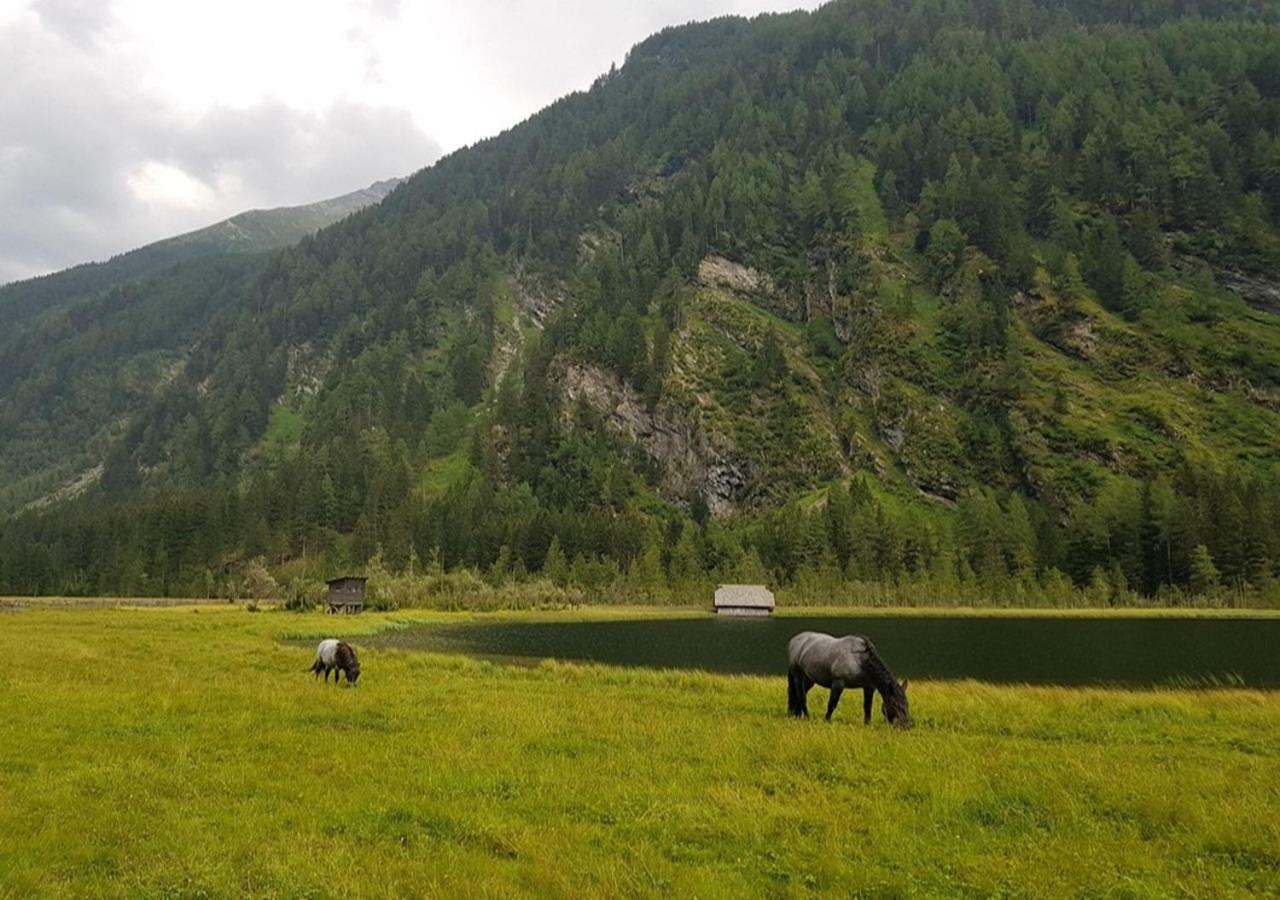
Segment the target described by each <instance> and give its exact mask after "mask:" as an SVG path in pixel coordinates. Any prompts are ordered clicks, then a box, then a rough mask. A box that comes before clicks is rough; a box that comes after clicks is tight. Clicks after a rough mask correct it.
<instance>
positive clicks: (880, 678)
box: [787, 631, 911, 728]
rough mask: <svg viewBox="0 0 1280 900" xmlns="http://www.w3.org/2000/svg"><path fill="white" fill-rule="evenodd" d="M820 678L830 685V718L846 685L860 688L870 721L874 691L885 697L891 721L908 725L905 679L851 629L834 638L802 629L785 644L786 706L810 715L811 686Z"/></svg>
mask: <svg viewBox="0 0 1280 900" xmlns="http://www.w3.org/2000/svg"><path fill="white" fill-rule="evenodd" d="M815 684H820V685H822V686H823V687H824V688H830V689H831V698H830V699H829V700H828V701H827V721H828V722H830V721H831V714H832V713H834V712H835V711H836V704H837V703H839V702H840V694H841V693H842V692H843V691H844V689H845V688H855V687H860V688H862V721H863V724H867V725H869V724H871V700H872V698H873V697H874V696H875V693H876V691H879V692H880V696H881V697H882V698H883V704H882V707H883V709H884V717H885V719H886V721H888V722H889V724H890V725H895V726H897V727H898V728H910V727H911V716H910V714H909V712H908V711H907V683H906V681H902V682H901V683H899V682H897V681H895V680H894V678H893V673H891V672H890V671H889V667H888V666H886V665H885V664H884V660H883V659H881V658H880V654H879V653H877V652H876V648H875V645H874V644H872V643H871V641H869V640H867V639H866V638H864V637H862V636H860V635H856V634H851V635H849V636H848V637H842V638H835V637H832V636H831V635H829V634H820V633H818V632H816V631H802V632H800V633H799V634H797V635H796V636H795V637H793V638H792V639H791V640H790V642H788V644H787V711H788V712H790V713H791V715H793V716H796V717H797V718H808V716H809V702H808V696H809V688H811V687H813V686H814V685H815Z"/></svg>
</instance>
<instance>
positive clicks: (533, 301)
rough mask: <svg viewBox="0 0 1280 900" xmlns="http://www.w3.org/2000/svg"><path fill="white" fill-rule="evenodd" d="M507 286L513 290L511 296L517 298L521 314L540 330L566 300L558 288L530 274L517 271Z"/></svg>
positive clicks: (517, 305)
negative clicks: (548, 317)
mask: <svg viewBox="0 0 1280 900" xmlns="http://www.w3.org/2000/svg"><path fill="white" fill-rule="evenodd" d="M507 284H508V286H509V287H510V289H511V296H512V297H514V298H515V301H516V307H517V310H518V312H519V314H520V315H521V316H522V317H523V318H525V319H526V320H528V321H530V322H532V323H533V324H535V325H537V326H538V327H539V328H541V327H542V325H543V323H544V322H545V321H546V319H547V316H549V315H551V314H552V313H553V312H555V311H556V310H557V309H558V308H559V307H560V304H561V302H562V301H563V300H564V295H563V294H562V293H561V291H560V289H559V288H558V287H557V286H553V285H548V284H545V283H544V282H543V280H542V279H541V278H538V277H536V276H534V275H531V274H529V273H528V272H523V271H519V270H517V271H516V272H515V274H513V275H512V276H511V277H510V279H508V281H507Z"/></svg>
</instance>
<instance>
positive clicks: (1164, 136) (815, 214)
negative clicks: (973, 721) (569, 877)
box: [0, 0, 1280, 602]
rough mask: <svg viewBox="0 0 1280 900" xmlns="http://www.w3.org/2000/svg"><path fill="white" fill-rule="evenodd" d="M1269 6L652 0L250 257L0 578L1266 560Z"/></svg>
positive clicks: (1279, 515)
mask: <svg viewBox="0 0 1280 900" xmlns="http://www.w3.org/2000/svg"><path fill="white" fill-rule="evenodd" d="M1278 10H1280V7H1278V6H1277V4H1275V3H1200V4H1174V5H1170V4H1156V3H1142V2H1138V3H1126V4H1105V3H1067V4H1065V5H1064V4H1043V5H1042V4H1038V3H1033V2H1026V0H989V2H981V3H934V2H919V3H911V4H891V3H883V2H876V0H836V2H833V3H831V4H829V5H827V6H825V7H823V8H821V9H820V10H818V11H817V12H815V13H812V14H805V13H797V14H791V15H785V16H768V17H761V18H759V19H756V20H753V21H750V22H748V21H745V20H740V19H723V20H717V21H714V22H709V23H705V24H699V25H691V26H686V27H683V28H677V29H670V30H668V31H664V32H662V33H660V34H658V35H655V36H654V37H652V38H650V39H649V40H647V41H645V42H643V43H642V44H640V45H638V46H637V47H636V48H634V49H633V51H632V52H631V54H630V55H629V57H628V59H627V62H626V64H625V65H624V66H623V67H622V68H621V69H618V70H616V71H612V72H610V73H608V74H607V75H605V76H603V77H601V78H600V79H599V80H598V81H597V82H596V84H595V85H593V86H592V88H591V90H589V91H587V92H585V93H580V94H575V95H572V96H570V97H566V98H564V99H563V100H561V101H559V102H557V103H555V104H553V105H552V106H551V107H549V108H548V109H546V110H544V111H543V112H542V113H540V114H538V115H537V116H534V117H533V118H532V119H530V120H529V121H527V122H525V123H523V124H521V125H519V126H517V127H516V128H513V129H512V130H510V131H508V132H506V133H504V134H503V135H500V136H499V137H496V138H494V139H491V140H488V141H485V142H482V143H481V144H478V145H476V146H474V147H471V148H468V149H466V150H463V151H460V152H458V153H455V154H453V155H452V156H450V157H448V158H446V159H444V160H441V161H440V162H439V163H437V164H436V165H434V166H432V167H431V168H429V169H426V170H424V171H422V172H420V173H418V174H417V175H416V176H414V177H413V178H412V179H410V180H409V181H408V182H407V183H406V184H405V185H404V186H403V187H402V188H401V189H400V190H398V191H396V192H395V193H393V194H392V195H391V196H390V197H388V198H387V200H386V201H385V202H383V203H382V204H380V205H379V206H378V207H376V208H373V209H369V210H366V211H364V212H361V213H359V214H357V215H355V216H353V217H351V218H349V219H347V220H345V221H344V222H342V223H340V224H338V225H336V226H334V227H331V228H327V229H325V230H323V231H321V232H320V233H318V234H317V235H316V236H314V237H312V238H308V239H305V240H303V241H302V242H301V243H300V244H298V245H297V246H296V247H293V248H290V249H288V250H284V251H282V252H279V253H277V254H275V255H273V256H272V257H270V258H269V259H268V260H267V261H266V262H265V263H264V264H263V267H262V269H261V271H259V272H255V273H252V274H251V276H250V277H249V278H248V281H247V283H246V284H245V286H244V287H243V288H239V287H237V288H236V289H235V290H236V293H237V296H236V299H235V301H234V302H232V303H231V304H229V305H228V306H227V307H226V308H225V312H224V313H223V314H220V315H219V316H218V317H216V319H215V320H213V321H211V322H210V324H208V325H206V326H203V327H202V328H201V330H200V337H199V340H198V342H197V343H196V347H195V350H194V351H193V352H192V353H191V354H190V355H189V357H187V359H186V361H185V364H184V365H183V367H182V368H181V370H179V371H175V372H172V373H171V375H170V379H169V380H168V382H167V385H166V387H165V388H164V390H163V392H162V393H161V395H160V396H159V397H158V398H157V399H156V400H155V402H154V403H152V404H150V405H149V406H148V407H147V408H146V409H145V410H144V411H142V412H141V413H139V414H138V415H136V416H133V417H132V418H131V419H130V423H129V425H128V427H127V430H126V431H125V433H124V434H123V435H122V436H121V437H120V438H119V440H117V441H115V442H113V443H112V444H111V445H110V447H109V448H108V449H107V451H106V453H105V454H104V455H105V459H104V468H103V470H102V474H101V479H100V483H99V484H98V485H96V486H95V487H94V488H93V489H92V490H90V491H88V492H86V493H85V494H84V495H82V496H81V497H79V498H78V499H76V500H75V501H72V502H68V503H64V504H58V505H55V506H54V507H53V508H51V509H49V510H46V511H43V512H41V513H39V514H35V513H28V514H24V515H20V516H17V517H14V518H12V519H11V520H10V521H9V523H8V524H7V525H6V526H4V528H3V532H2V533H0V585H2V586H4V587H6V588H8V589H10V590H24V591H25V590H43V591H54V590H58V591H90V592H92V591H103V590H111V591H117V590H118V591H133V592H169V593H182V592H188V591H193V590H195V591H199V590H209V589H221V588H223V587H225V585H226V584H228V583H229V580H230V579H234V577H235V574H234V573H235V572H236V570H237V566H238V565H240V564H241V563H243V562H244V561H245V560H247V559H250V558H252V557H256V556H261V557H264V558H265V559H266V560H267V561H268V563H269V564H271V565H272V566H276V567H278V570H279V571H280V572H282V573H291V572H292V573H299V574H308V575H312V576H314V575H317V574H320V573H322V572H324V571H328V570H330V569H332V568H333V567H336V566H339V565H343V566H348V565H354V566H361V565H364V564H365V563H366V561H367V560H369V558H370V557H371V556H374V555H375V554H377V555H378V564H379V565H381V566H384V567H386V568H388V569H390V570H393V571H394V570H416V571H421V567H422V565H424V564H425V563H427V562H428V561H430V562H431V563H432V564H434V565H439V566H443V567H445V568H451V567H455V566H464V565H465V566H470V567H476V568H479V569H482V570H484V571H486V572H488V573H491V575H492V577H493V578H494V579H498V580H501V579H506V578H516V579H519V578H523V577H525V575H526V573H534V572H542V573H544V574H546V575H548V576H549V577H550V578H552V579H553V580H555V581H557V582H559V583H566V582H568V583H574V584H578V585H582V586H584V587H586V588H587V589H588V590H599V591H609V592H612V593H613V594H614V595H620V594H621V593H623V592H630V593H629V595H631V596H646V597H655V596H662V595H664V594H665V593H666V592H667V591H668V590H676V591H677V592H680V591H684V590H687V591H693V590H694V589H695V588H696V586H697V585H699V584H702V583H704V582H705V581H708V580H712V579H721V580H725V579H730V578H733V579H737V578H753V579H754V578H764V577H768V578H770V579H771V580H774V581H777V582H780V583H783V584H799V585H807V586H809V588H810V589H811V590H810V593H823V592H831V594H832V595H833V596H834V594H835V592H838V591H839V590H840V585H841V584H847V583H850V582H857V583H860V584H866V583H871V582H875V583H884V584H892V583H896V584H898V585H905V584H907V583H910V584H912V585H914V586H915V589H916V590H918V592H921V593H924V594H927V595H929V596H933V597H935V598H939V599H943V600H945V599H946V598H948V597H953V596H959V595H960V594H962V593H963V594H964V595H965V596H971V597H972V596H986V597H999V598H1009V597H1013V598H1020V599H1022V600H1024V601H1025V600H1027V599H1035V598H1038V597H1048V598H1053V599H1055V600H1058V599H1060V598H1066V597H1074V596H1077V595H1075V594H1073V593H1072V590H1073V589H1072V586H1071V583H1072V582H1074V584H1075V585H1076V586H1077V587H1079V588H1082V589H1085V590H1087V591H1088V592H1089V593H1088V596H1089V597H1090V598H1092V599H1093V600H1094V601H1095V602H1109V601H1110V602H1118V601H1120V600H1123V599H1129V598H1131V597H1132V596H1133V595H1134V592H1140V593H1143V594H1148V595H1152V594H1155V593H1158V592H1162V591H1164V592H1168V591H1173V590H1177V591H1192V592H1195V593H1199V594H1208V595H1214V594H1215V592H1216V591H1218V590H1219V589H1220V588H1219V586H1220V585H1226V586H1230V587H1231V588H1232V590H1233V591H1234V594H1233V596H1235V597H1236V598H1237V599H1239V598H1244V599H1249V600H1251V601H1253V602H1268V601H1269V600H1270V598H1274V596H1275V590H1274V584H1275V577H1276V575H1277V569H1276V567H1277V563H1278V562H1280V477H1277V475H1278V474H1280V473H1278V471H1277V468H1276V466H1277V445H1278V444H1280V317H1277V315H1276V314H1275V312H1274V310H1272V309H1270V308H1268V301H1267V298H1268V296H1269V293H1268V292H1269V291H1270V290H1272V289H1273V288H1274V279H1275V276H1274V273H1275V272H1276V271H1277V270H1278V269H1280V265H1278V264H1280V229H1278V228H1277V221H1278V216H1280V136H1278V135H1280V25H1278V24H1277V12H1278ZM1228 287H1230V288H1234V289H1235V290H1237V291H1241V292H1242V293H1233V291H1232V290H1230V289H1228ZM1242 294H1243V295H1242ZM1250 303H1252V304H1253V305H1250ZM903 590H904V592H906V591H907V589H906V588H905V587H904V588H903ZM966 592H967V593H966Z"/></svg>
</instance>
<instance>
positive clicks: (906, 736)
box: [0, 607, 1280, 898]
mask: <svg viewBox="0 0 1280 900" xmlns="http://www.w3.org/2000/svg"><path fill="white" fill-rule="evenodd" d="M523 615H533V614H532V613H526V614H523ZM556 615H558V616H564V615H572V613H567V612H561V613H557V614H556ZM415 618H416V619H418V620H421V621H448V620H450V619H452V618H454V614H448V613H430V614H423V613H406V612H396V613H384V614H378V613H371V614H366V615H365V616H362V617H360V618H358V619H335V618H334V617H325V616H320V615H314V614H302V615H289V614H285V613H282V612H279V613H270V612H268V613H263V614H259V615H249V614H247V613H246V612H244V611H243V610H241V609H239V608H223V607H216V608H215V607H203V608H199V609H183V610H81V611H78V610H62V609H57V610H31V611H23V612H17V613H13V614H11V615H8V616H6V618H5V620H4V623H3V627H0V658H3V659H4V660H6V665H5V666H4V667H3V668H2V669H0V688H2V690H0V722H3V723H4V727H3V728H0V835H2V836H3V838H2V839H0V896H4V897H14V898H17V897H23V898H25V897H32V896H55V895H63V896H108V897H111V896H213V897H221V896H226V897H231V896H236V897H240V896H318V897H328V896H335V897H336V896H350V895H374V896H406V895H413V896H423V895H426V896H431V895H439V896H459V895H466V896H503V897H505V896H520V895H525V896H562V897H582V896H683V897H700V896H707V897H754V896H770V897H779V896H781V897H786V896H808V895H819V896H840V897H847V896H939V897H942V896H946V897H952V896H994V895H1017V896H1037V897H1054V896H1127V897H1164V896H1198V897H1233V896H1240V897H1243V896H1248V895H1259V894H1267V893H1272V894H1274V893H1276V892H1278V891H1280V812H1278V811H1280V743H1277V741H1276V735H1277V734H1280V699H1278V698H1277V695H1276V694H1273V693H1262V692H1255V691H1244V690H1236V691H1222V690H1215V691H1197V692H1192V691H1183V690H1160V691H1145V692H1143V691H1137V692H1135V691H1111V690H1066V689H1054V688H1018V687H992V686H986V685H981V684H975V683H957V684H939V683H928V682H923V683H919V684H914V683H913V686H912V689H911V691H912V694H911V697H912V707H913V714H914V716H915V718H916V720H917V727H916V728H915V729H914V730H912V731H910V732H906V733H898V732H896V731H893V730H891V729H889V728H888V727H887V726H885V725H884V723H883V722H882V721H879V720H877V721H876V722H875V723H874V724H873V725H872V726H871V727H869V728H865V727H863V726H862V725H861V723H860V721H858V720H859V719H860V716H859V715H858V712H857V710H856V709H855V708H854V707H856V706H857V704H856V703H848V704H847V708H842V710H841V712H840V713H838V714H837V719H836V722H835V723H833V724H830V725H828V724H825V723H823V722H822V721H820V720H816V721H807V722H797V721H793V720H790V719H788V718H787V717H786V716H785V715H784V711H785V703H784V696H783V690H784V687H783V685H782V679H781V678H753V677H729V676H714V675H705V674H697V673H689V672H650V671H637V670H625V669H612V668H603V667H595V666H579V665H564V664H559V663H553V662H548V663H544V664H542V665H539V666H535V667H517V666H505V665H496V664H491V663H484V662H477V661H472V660H468V659H464V658H460V657H448V656H436V655H427V654H417V653H409V652H404V651H392V650H380V649H376V648H373V647H369V646H366V645H363V644H362V638H361V633H362V632H363V633H367V632H369V631H370V630H374V629H378V628H382V627H387V626H388V625H390V624H392V623H394V622H397V621H405V620H409V619H415ZM288 632H294V633H313V634H317V635H319V634H334V633H336V634H338V635H339V636H342V637H346V638H348V639H349V640H351V641H352V642H353V643H354V644H355V645H356V646H357V648H358V649H360V650H361V658H362V663H363V667H364V674H363V676H362V678H361V685H360V687H359V688H357V689H354V690H352V689H346V688H335V687H333V686H332V685H324V684H320V683H316V682H315V681H313V680H312V679H311V677H310V676H309V675H308V674H307V673H306V671H305V669H306V667H307V665H308V664H309V663H310V659H311V656H310V654H311V648H310V647H309V646H303V647H299V646H297V645H296V644H293V643H289V642H285V641H282V640H281V638H282V636H283V635H285V634H286V633H288ZM877 715H878V712H877Z"/></svg>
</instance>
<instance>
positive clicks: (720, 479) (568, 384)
mask: <svg viewBox="0 0 1280 900" xmlns="http://www.w3.org/2000/svg"><path fill="white" fill-rule="evenodd" d="M561 365H562V371H561V372H560V373H559V375H558V380H559V382H560V386H561V393H562V395H563V397H564V400H565V409H566V414H567V412H568V410H569V409H570V408H572V406H573V405H574V404H576V403H578V402H583V403H585V404H586V405H587V406H589V407H590V408H591V409H593V410H595V411H596V412H598V413H600V414H601V415H602V416H603V417H604V419H605V421H606V423H607V425H608V427H609V428H610V430H612V431H613V432H614V433H616V434H618V435H621V436H623V437H625V438H626V439H628V440H630V441H632V442H634V443H635V444H636V445H637V446H639V447H640V448H641V449H643V450H644V452H645V453H646V454H647V455H648V456H649V457H650V458H651V459H653V460H654V461H656V462H658V463H659V464H660V465H661V466H662V470H663V479H662V485H661V487H662V490H663V493H665V494H666V495H667V496H668V497H669V498H670V499H672V500H687V499H689V498H690V497H692V496H694V495H695V494H701V495H702V497H703V499H704V500H706V501H707V508H708V509H710V510H711V513H712V515H715V516H722V515H726V514H727V513H730V512H732V511H733V509H734V506H735V501H736V500H737V498H738V497H740V496H741V494H742V491H743V489H744V488H745V487H746V485H747V483H748V481H749V476H748V472H747V466H746V464H745V463H743V462H740V461H737V460H735V459H733V458H732V457H731V455H730V454H729V453H728V452H726V451H725V450H724V449H722V448H719V447H717V446H716V445H715V442H713V441H712V440H711V438H710V437H708V435H707V434H706V433H705V432H704V431H703V430H702V429H701V428H700V427H699V426H698V425H697V424H696V423H695V422H693V421H691V420H690V419H689V418H688V417H686V416H684V415H682V414H680V413H679V412H676V411H673V410H669V409H664V408H661V407H660V408H659V409H658V410H656V411H654V412H650V411H649V410H648V409H647V408H646V407H645V404H644V402H643V400H642V399H641V397H640V395H639V394H637V393H636V392H635V391H634V390H632V389H631V388H629V387H628V386H626V385H625V384H623V383H622V382H621V381H619V380H618V378H617V376H615V375H614V374H613V373H612V372H607V371H605V370H603V369H598V368H596V367H594V366H587V365H583V364H581V363H577V362H569V363H562V364H561Z"/></svg>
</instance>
